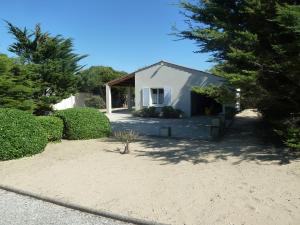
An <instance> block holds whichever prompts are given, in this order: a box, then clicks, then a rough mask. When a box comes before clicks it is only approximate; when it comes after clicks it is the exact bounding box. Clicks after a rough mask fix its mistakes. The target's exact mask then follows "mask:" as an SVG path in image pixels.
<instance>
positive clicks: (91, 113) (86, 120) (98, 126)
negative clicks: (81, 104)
mask: <svg viewBox="0 0 300 225" xmlns="http://www.w3.org/2000/svg"><path fill="white" fill-rule="evenodd" d="M54 116H57V117H59V118H61V119H62V120H63V122H64V134H63V137H64V138H66V139H69V140H80V139H94V138H101V137H107V136H108V135H109V134H110V133H111V127H110V123H109V120H108V118H107V117H106V116H105V115H104V114H103V113H101V112H100V111H99V110H97V109H93V108H72V109H65V110H61V111H56V112H55V113H54Z"/></svg>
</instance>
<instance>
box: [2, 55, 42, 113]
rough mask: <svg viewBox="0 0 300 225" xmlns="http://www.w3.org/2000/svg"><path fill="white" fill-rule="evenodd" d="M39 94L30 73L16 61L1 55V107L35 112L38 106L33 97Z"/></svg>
mask: <svg viewBox="0 0 300 225" xmlns="http://www.w3.org/2000/svg"><path fill="white" fill-rule="evenodd" d="M36 92H38V88H36V86H35V85H34V82H32V81H31V80H30V71H29V70H28V69H27V68H26V67H24V66H22V65H20V63H18V61H17V60H16V59H11V58H9V57H7V56H6V55H4V54H1V55H0V107H2V108H3V107H4V108H17V109H21V110H26V111H30V112H33V110H35V108H36V104H35V102H34V101H33V99H32V96H33V95H34V94H35V93H36Z"/></svg>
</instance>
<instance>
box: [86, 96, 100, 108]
mask: <svg viewBox="0 0 300 225" xmlns="http://www.w3.org/2000/svg"><path fill="white" fill-rule="evenodd" d="M84 104H85V105H86V106H87V107H91V108H96V109H104V108H105V102H104V100H103V98H102V97H101V96H92V97H90V98H88V99H86V100H85V101H84Z"/></svg>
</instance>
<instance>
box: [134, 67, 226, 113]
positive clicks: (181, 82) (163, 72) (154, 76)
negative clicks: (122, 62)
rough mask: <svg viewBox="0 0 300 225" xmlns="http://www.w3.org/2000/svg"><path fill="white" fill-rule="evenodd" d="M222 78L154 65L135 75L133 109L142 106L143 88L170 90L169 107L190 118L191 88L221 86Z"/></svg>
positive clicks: (195, 71) (190, 70)
mask: <svg viewBox="0 0 300 225" xmlns="http://www.w3.org/2000/svg"><path fill="white" fill-rule="evenodd" d="M224 81H225V79H224V78H221V77H218V76H213V75H211V74H208V73H204V72H201V71H197V70H192V69H186V68H184V69H183V68H182V67H180V66H175V65H172V66H170V65H168V64H165V63H164V64H163V65H155V66H153V67H150V68H148V69H145V70H142V71H139V72H136V74H135V107H136V110H139V109H141V108H142V107H143V106H142V89H143V88H164V87H169V88H171V106H173V107H174V108H177V109H181V110H182V111H184V112H185V115H186V116H188V117H189V116H191V89H192V87H193V86H206V85H208V84H214V85H217V84H221V83H223V82H224Z"/></svg>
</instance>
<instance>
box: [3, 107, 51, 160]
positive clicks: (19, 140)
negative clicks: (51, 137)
mask: <svg viewBox="0 0 300 225" xmlns="http://www.w3.org/2000/svg"><path fill="white" fill-rule="evenodd" d="M46 144H47V136H46V134H45V132H44V129H43V128H42V126H41V125H40V123H39V122H38V121H37V120H36V118H35V116H33V115H32V114H30V113H28V112H24V111H21V110H17V109H3V108H2V109H0V160H9V159H16V158H21V157H24V156H30V155H33V154H36V153H39V152H42V151H43V150H44V148H45V146H46Z"/></svg>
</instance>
